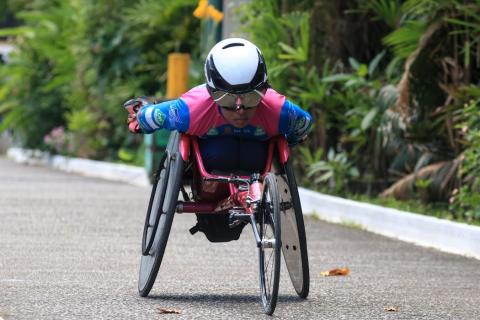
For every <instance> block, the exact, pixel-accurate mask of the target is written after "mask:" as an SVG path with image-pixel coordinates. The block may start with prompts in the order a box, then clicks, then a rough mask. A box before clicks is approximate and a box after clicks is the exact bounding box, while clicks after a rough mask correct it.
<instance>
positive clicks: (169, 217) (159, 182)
mask: <svg viewBox="0 0 480 320" xmlns="http://www.w3.org/2000/svg"><path fill="white" fill-rule="evenodd" d="M179 143H180V134H179V133H178V132H176V131H174V132H172V133H171V134H170V139H169V141H168V145H167V148H166V157H165V158H164V159H165V160H164V161H162V162H161V163H160V168H159V170H158V172H157V176H158V179H155V184H154V185H153V187H152V193H151V196H150V202H149V208H148V211H147V219H146V221H145V228H144V232H143V239H142V240H143V241H142V256H141V259H140V272H139V279H138V292H139V294H140V296H142V297H146V296H147V295H148V294H149V293H150V290H151V289H152V287H153V284H154V283H155V279H156V278H157V274H158V271H159V269H160V265H161V263H162V259H163V255H164V253H165V248H166V245H167V241H168V236H169V234H170V229H171V227H172V223H173V217H174V215H175V210H176V206H177V200H178V194H179V192H180V185H181V181H182V175H183V168H184V161H183V159H182V157H181V155H180V153H179V151H178V145H179ZM145 229H146V230H145ZM154 229H155V230H154ZM153 231H155V232H153ZM152 238H153V239H152ZM148 247H150V248H148ZM146 249H148V250H146ZM144 253H145V254H144Z"/></svg>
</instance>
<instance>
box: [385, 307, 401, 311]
mask: <svg viewBox="0 0 480 320" xmlns="http://www.w3.org/2000/svg"><path fill="white" fill-rule="evenodd" d="M385 311H389V312H397V311H398V308H397V307H386V308H385Z"/></svg>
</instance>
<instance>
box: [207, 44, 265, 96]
mask: <svg viewBox="0 0 480 320" xmlns="http://www.w3.org/2000/svg"><path fill="white" fill-rule="evenodd" d="M205 78H206V79H207V88H208V90H209V91H210V92H214V91H217V90H221V91H225V92H229V93H235V94H241V93H246V92H250V91H253V90H261V89H265V88H267V87H268V81H267V80H268V77H267V66H266V65H265V60H264V58H263V56H262V53H261V52H260V50H259V49H258V48H257V46H255V45H254V44H253V43H251V42H250V41H247V40H245V39H241V38H230V39H225V40H222V41H220V42H219V43H217V44H216V45H215V46H214V47H213V48H212V50H210V52H209V53H208V56H207V59H206V60H205Z"/></svg>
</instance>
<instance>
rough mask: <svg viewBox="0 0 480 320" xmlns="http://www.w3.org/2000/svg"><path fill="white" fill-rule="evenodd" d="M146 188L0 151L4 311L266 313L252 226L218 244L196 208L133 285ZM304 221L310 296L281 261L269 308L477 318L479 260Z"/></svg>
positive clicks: (40, 315) (124, 315) (132, 315)
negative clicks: (197, 224)
mask: <svg viewBox="0 0 480 320" xmlns="http://www.w3.org/2000/svg"><path fill="white" fill-rule="evenodd" d="M148 196H149V190H148V189H147V188H141V187H134V186H130V185H126V184H120V183H115V182H110V181H103V180H98V179H91V178H85V177H81V176H77V175H69V174H67V173H62V172H57V171H53V170H51V169H47V168H42V167H28V166H22V165H19V164H15V163H13V162H10V161H8V160H6V159H4V158H0V319H1V318H3V319H4V320H10V319H22V320H23V319H165V318H168V319H263V318H266V319H268V318H269V317H268V316H264V315H263V314H262V311H261V306H260V303H259V286H258V269H257V255H256V250H255V245H254V241H253V235H252V233H251V231H250V229H247V228H246V229H245V230H244V232H243V234H242V236H241V237H240V240H239V241H234V242H230V243H223V244H211V243H209V242H208V241H207V240H206V239H205V237H204V236H203V235H202V234H199V233H198V234H196V235H195V236H191V235H190V234H189V233H188V229H189V228H190V227H191V226H193V224H194V219H195V218H194V216H191V215H177V216H176V217H175V220H174V223H173V229H172V234H171V236H170V240H169V243H168V245H167V252H166V255H165V258H164V263H163V265H162V268H161V270H160V274H159V277H158V278H157V283H156V284H155V286H154V288H153V290H152V292H151V296H150V297H149V298H140V297H139V296H138V294H137V289H136V286H137V274H138V267H139V257H140V240H141V231H142V226H143V219H144V211H145V209H146V205H147V200H148ZM306 228H307V239H308V245H309V257H310V270H311V290H310V296H309V298H308V299H307V300H300V299H298V298H297V297H296V294H295V292H294V290H293V287H292V286H291V284H290V280H289V278H288V274H287V272H286V269H285V268H283V269H282V275H281V278H282V280H281V283H280V299H279V303H278V305H277V309H276V311H275V314H274V318H278V319H480V261H478V260H474V259H469V258H465V257H461V256H456V255H451V254H447V253H442V252H439V251H435V250H431V249H427V248H421V247H417V246H414V245H411V244H407V243H403V242H399V241H395V240H392V239H388V238H385V237H382V236H378V235H375V234H371V233H368V232H364V231H362V230H359V229H355V228H349V227H345V226H339V225H333V224H328V223H325V222H322V221H317V220H314V219H312V218H307V220H306ZM345 266H348V267H349V268H350V270H351V273H350V275H348V276H345V277H323V276H321V275H320V272H322V271H325V270H329V269H332V268H335V267H345ZM161 308H168V309H176V310H178V311H179V312H180V314H161V313H160V309H161ZM388 310H395V311H388Z"/></svg>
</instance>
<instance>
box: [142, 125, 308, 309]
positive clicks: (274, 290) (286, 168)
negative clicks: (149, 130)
mask: <svg viewBox="0 0 480 320" xmlns="http://www.w3.org/2000/svg"><path fill="white" fill-rule="evenodd" d="M186 172H191V174H192V180H191V189H192V194H193V198H194V199H193V200H190V197H189V196H188V194H187V192H186V191H185V189H184V184H186V182H187V181H186V180H187V179H185V176H186V174H185V173H186ZM180 191H181V192H182V194H183V198H184V201H179V200H178V195H179V193H180ZM175 212H177V213H196V214H212V213H214V214H223V215H225V214H228V215H229V218H230V219H231V220H232V221H240V222H243V223H250V224H251V226H252V230H253V233H254V236H255V240H256V243H257V248H258V250H259V269H260V288H261V300H262V305H263V308H264V312H265V313H267V314H272V313H273V312H274V310H275V306H276V302H277V297H278V285H279V276H280V264H281V263H280V259H281V258H280V257H281V251H283V255H284V258H285V262H286V265H287V269H288V271H289V274H290V278H291V280H292V284H293V285H294V288H295V290H296V292H297V294H298V295H299V296H300V297H302V298H306V297H307V295H308V290H309V268H308V255H307V246H306V237H305V228H304V223H303V216H302V212H301V206H300V199H299V196H298V190H297V186H296V182H295V177H294V175H293V170H292V168H291V166H290V163H289V148H288V144H287V142H286V140H285V139H284V138H283V137H281V136H277V137H274V138H272V139H270V141H269V143H268V153H267V161H266V165H265V168H264V169H263V171H262V172H261V173H254V174H251V175H249V176H248V175H234V174H228V175H226V174H214V173H211V172H207V170H206V169H205V167H204V164H203V161H202V158H201V153H200V148H199V145H198V141H197V138H196V137H194V136H189V135H186V134H179V133H178V132H172V134H171V136H170V140H169V144H168V145H167V149H166V152H165V157H164V158H163V159H162V161H161V164H160V168H159V170H158V171H157V174H156V178H155V181H154V185H153V188H152V195H151V197H150V203H149V207H148V211H147V217H146V221H145V228H144V234H143V240H142V259H141V265H140V277H139V292H140V295H141V296H147V295H148V293H149V292H150V290H151V288H152V286H153V283H154V282H155V279H156V276H157V273H158V269H159V267H160V264H161V261H162V258H163V254H164V251H165V247H166V243H167V240H168V235H169V232H170V228H171V225H172V221H173V215H174V214H175ZM281 221H282V222H281ZM268 254H270V255H269V256H268ZM270 263H272V266H271V267H272V270H271V271H268V270H266V269H268V268H269V267H270V266H269V264H270ZM270 282H271V283H270Z"/></svg>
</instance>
